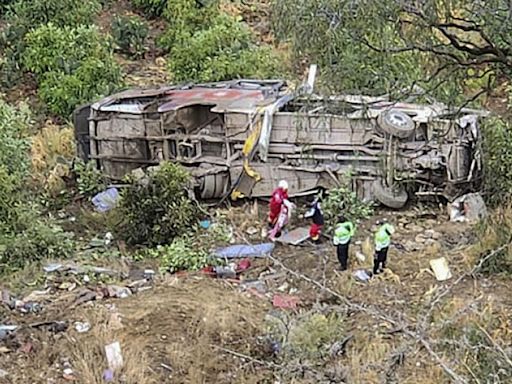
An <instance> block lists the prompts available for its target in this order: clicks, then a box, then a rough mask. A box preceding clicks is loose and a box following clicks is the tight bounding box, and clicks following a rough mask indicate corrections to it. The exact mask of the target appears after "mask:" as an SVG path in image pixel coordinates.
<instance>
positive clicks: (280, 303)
mask: <svg viewBox="0 0 512 384" xmlns="http://www.w3.org/2000/svg"><path fill="white" fill-rule="evenodd" d="M299 303H300V299H299V298H298V297H297V296H290V295H280V294H276V295H274V297H273V298H272V305H273V306H274V307H275V308H283V309H297V305H298V304H299Z"/></svg>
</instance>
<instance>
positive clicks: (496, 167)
mask: <svg viewBox="0 0 512 384" xmlns="http://www.w3.org/2000/svg"><path fill="white" fill-rule="evenodd" d="M482 133H483V141H484V145H483V153H484V157H483V159H484V165H485V167H484V169H485V180H484V188H485V196H486V200H487V201H488V202H489V203H490V204H491V205H498V204H501V203H503V202H505V201H509V200H510V198H511V197H512V195H511V193H512V126H511V124H510V121H508V120H505V119H504V118H496V117H494V118H491V119H487V120H486V121H485V122H484V124H483V126H482Z"/></svg>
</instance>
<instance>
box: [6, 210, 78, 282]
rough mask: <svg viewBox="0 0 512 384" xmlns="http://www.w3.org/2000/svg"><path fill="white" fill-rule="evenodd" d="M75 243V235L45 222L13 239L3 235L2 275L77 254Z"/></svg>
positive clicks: (38, 220) (41, 221)
mask: <svg viewBox="0 0 512 384" xmlns="http://www.w3.org/2000/svg"><path fill="white" fill-rule="evenodd" d="M74 248H75V244H74V241H73V236H72V234H71V233H67V232H64V231H63V230H62V228H60V227H59V226H57V225H55V224H53V223H51V222H46V221H43V220H41V219H38V218H35V219H34V221H32V222H31V223H30V225H29V226H28V227H27V228H26V229H25V230H23V231H21V232H18V233H16V234H14V235H12V236H6V235H5V234H4V235H2V236H0V273H5V272H12V271H15V270H18V269H21V268H22V267H23V266H24V265H26V264H28V263H31V262H38V261H41V260H45V259H49V258H53V259H63V258H69V257H71V256H72V255H73V251H74Z"/></svg>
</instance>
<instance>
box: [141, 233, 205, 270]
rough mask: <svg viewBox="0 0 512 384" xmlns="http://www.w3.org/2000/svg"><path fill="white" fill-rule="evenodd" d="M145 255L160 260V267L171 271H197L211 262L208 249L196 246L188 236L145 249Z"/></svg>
mask: <svg viewBox="0 0 512 384" xmlns="http://www.w3.org/2000/svg"><path fill="white" fill-rule="evenodd" d="M145 257H150V258H155V259H159V260H160V267H161V269H162V270H164V271H169V272H171V273H174V272H178V271H197V270H199V269H201V268H204V267H206V266H207V265H209V264H210V256H209V253H208V251H207V250H206V249H203V248H200V247H199V248H197V247H195V246H194V243H193V241H192V239H191V238H190V237H188V236H182V237H176V238H174V239H173V241H172V242H171V244H169V245H159V246H157V247H156V248H154V249H149V250H147V251H145Z"/></svg>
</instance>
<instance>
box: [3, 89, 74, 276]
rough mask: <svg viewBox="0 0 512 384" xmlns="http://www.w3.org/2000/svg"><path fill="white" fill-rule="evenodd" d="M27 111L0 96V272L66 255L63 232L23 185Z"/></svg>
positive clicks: (67, 244)
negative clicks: (43, 212)
mask: <svg viewBox="0 0 512 384" xmlns="http://www.w3.org/2000/svg"><path fill="white" fill-rule="evenodd" d="M29 125H30V113H29V110H28V108H27V107H26V106H20V108H18V109H16V108H13V107H12V106H10V105H8V104H7V103H5V102H4V101H3V100H1V99H0V138H1V140H0V272H5V271H7V270H12V269H16V268H19V267H21V266H22V265H24V264H25V263H28V262H31V261H37V260H40V259H42V258H45V257H52V256H59V257H67V256H69V255H70V254H71V251H72V248H73V244H72V241H71V240H70V239H69V237H68V235H67V234H64V233H63V232H62V230H61V229H60V228H59V227H57V226H55V225H53V223H51V222H49V221H48V220H43V219H42V218H41V215H40V212H39V211H38V207H37V206H36V205H35V204H34V203H33V202H32V201H33V199H32V198H31V196H29V192H30V191H29V190H28V188H27V181H28V170H29V167H30V158H29V156H28V151H29V148H30V142H29V140H28V138H27V135H28V130H29Z"/></svg>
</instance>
